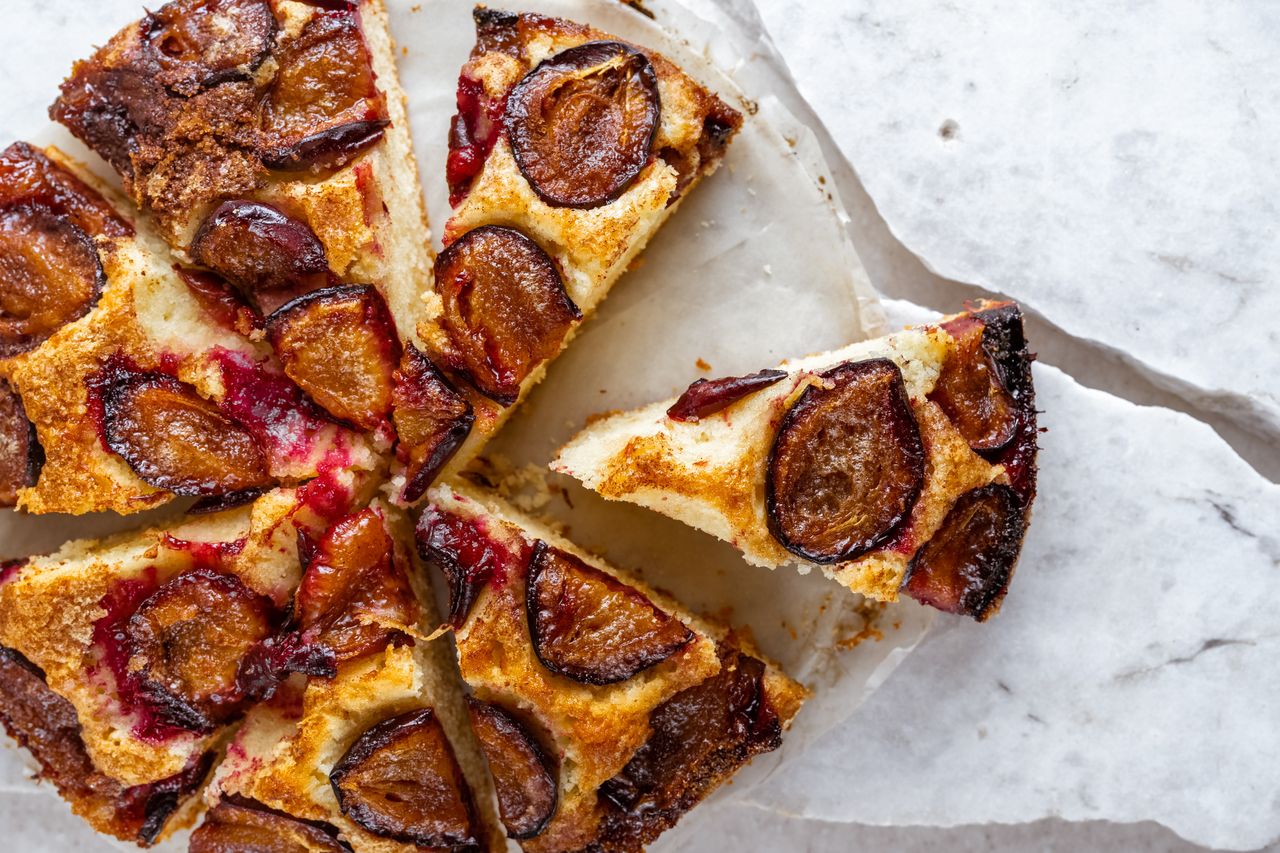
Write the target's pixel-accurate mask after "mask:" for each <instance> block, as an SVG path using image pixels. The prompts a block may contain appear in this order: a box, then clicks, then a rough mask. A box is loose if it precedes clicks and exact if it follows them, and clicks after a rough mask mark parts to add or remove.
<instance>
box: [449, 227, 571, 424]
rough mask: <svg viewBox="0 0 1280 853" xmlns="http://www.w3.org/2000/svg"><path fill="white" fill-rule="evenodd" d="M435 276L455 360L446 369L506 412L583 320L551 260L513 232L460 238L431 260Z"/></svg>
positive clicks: (494, 230)
mask: <svg viewBox="0 0 1280 853" xmlns="http://www.w3.org/2000/svg"><path fill="white" fill-rule="evenodd" d="M435 272H436V290H437V292H438V293H439V294H440V298H441V300H442V301H443V303H444V311H443V313H442V314H441V316H440V325H441V327H442V328H443V329H444V331H445V334H446V335H447V336H448V337H449V340H450V342H451V343H452V352H451V353H450V354H449V355H450V356H451V357H452V360H453V362H455V363H452V364H449V365H448V366H449V367H451V368H456V369H457V370H458V371H460V372H462V373H464V374H465V375H466V376H467V378H468V379H469V380H470V381H471V383H472V384H473V385H475V387H476V389H477V390H478V391H480V393H482V394H484V395H485V396H487V397H489V398H491V399H493V400H496V401H497V402H498V403H501V404H502V405H504V406H509V405H511V404H513V403H514V402H515V401H516V400H517V398H518V397H519V395H520V385H521V383H522V382H523V381H524V380H525V377H527V376H528V375H529V374H530V373H532V372H533V370H534V369H535V368H536V367H537V366H538V365H539V364H541V363H542V362H544V361H546V360H547V359H549V358H551V357H552V356H554V355H556V354H557V353H558V352H560V347H561V344H562V343H563V342H564V338H565V335H567V334H568V332H569V329H570V328H571V327H572V326H573V324H574V323H576V322H577V321H578V320H580V319H581V318H582V312H581V311H579V310H578V307H577V306H576V305H574V304H573V300H571V299H570V298H569V294H568V293H567V292H565V289H564V281H563V279H562V278H561V276H560V270H559V269H558V268H557V267H556V264H555V261H553V260H552V259H551V258H550V257H549V256H548V255H547V253H546V252H545V251H543V250H542V247H540V246H539V245H538V244H537V243H535V242H533V241H532V240H530V239H529V238H528V237H526V236H525V235H524V234H522V233H520V232H519V231H516V230H515V229H513V228H506V227H501V226H496V225H484V226H481V227H479V228H475V229H472V230H471V231H468V232H466V233H465V234H463V235H462V236H461V237H459V238H458V239H456V240H454V241H453V242H452V243H450V244H449V246H448V247H446V248H445V250H444V251H443V252H441V253H440V255H439V257H437V258H436V264H435Z"/></svg>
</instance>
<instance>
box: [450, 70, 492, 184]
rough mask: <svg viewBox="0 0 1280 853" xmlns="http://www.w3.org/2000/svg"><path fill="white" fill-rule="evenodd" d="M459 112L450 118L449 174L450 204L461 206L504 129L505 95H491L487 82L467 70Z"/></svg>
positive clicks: (461, 81)
mask: <svg viewBox="0 0 1280 853" xmlns="http://www.w3.org/2000/svg"><path fill="white" fill-rule="evenodd" d="M457 103H458V112H457V113H456V114H455V115H454V117H453V119H452V120H451V121H450V122H449V159H448V161H447V162H446V164H445V178H446V180H447V181H448V183H449V204H451V205H453V206H454V207H457V206H458V204H459V203H461V201H462V198H463V196H465V195H466V193H467V190H468V189H469V188H470V186H471V181H472V180H473V179H474V178H475V176H476V175H478V174H480V172H481V170H483V169H484V161H485V160H486V159H488V157H489V152H490V151H492V150H493V145H494V143H495V142H497V141H498V133H499V131H501V130H502V113H503V111H504V110H505V108H506V104H507V102H506V100H505V99H491V98H489V96H488V95H486V94H485V91H484V84H483V83H481V82H480V81H479V80H476V79H475V78H473V77H468V76H467V75H466V74H463V75H462V76H461V77H459V78H458V94H457Z"/></svg>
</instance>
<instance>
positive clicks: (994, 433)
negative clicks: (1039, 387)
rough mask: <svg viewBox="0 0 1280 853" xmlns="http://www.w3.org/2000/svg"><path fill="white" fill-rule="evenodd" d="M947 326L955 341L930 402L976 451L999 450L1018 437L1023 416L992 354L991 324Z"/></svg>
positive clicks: (967, 321) (960, 321)
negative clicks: (988, 329)
mask: <svg viewBox="0 0 1280 853" xmlns="http://www.w3.org/2000/svg"><path fill="white" fill-rule="evenodd" d="M943 328H944V329H946V331H947V332H948V333H950V335H951V336H952V338H953V339H954V342H953V343H952V345H951V347H950V348H949V349H948V350H947V355H946V358H945V360H944V361H943V362H942V372H941V373H940V374H939V376H938V383H937V385H936V386H934V389H933V392H932V393H931V394H930V395H929V399H930V400H933V401H934V402H935V403H937V404H938V405H939V406H940V407H941V408H942V411H943V412H945V413H946V415H947V417H948V418H949V419H950V420H951V422H952V423H953V424H955V426H956V429H958V430H959V431H960V434H961V435H962V436H964V439H965V441H967V442H969V446H970V447H972V448H973V449H974V450H978V451H983V450H998V449H1000V448H1001V447H1004V446H1005V445H1006V444H1008V443H1009V442H1010V441H1012V440H1013V436H1014V435H1015V434H1016V433H1017V429H1018V413H1017V409H1016V408H1015V404H1014V401H1013V398H1012V397H1011V396H1010V395H1009V392H1008V391H1007V390H1005V387H1004V382H1003V380H1002V378H1001V376H1000V369H999V367H998V366H997V365H996V363H995V362H994V361H993V360H992V358H991V355H990V353H989V352H987V348H986V345H985V343H984V339H985V337H986V335H985V331H986V324H985V323H983V322H982V321H981V320H979V319H977V318H973V317H958V318H956V319H955V320H952V321H951V322H949V323H947V324H945V325H944V326H943Z"/></svg>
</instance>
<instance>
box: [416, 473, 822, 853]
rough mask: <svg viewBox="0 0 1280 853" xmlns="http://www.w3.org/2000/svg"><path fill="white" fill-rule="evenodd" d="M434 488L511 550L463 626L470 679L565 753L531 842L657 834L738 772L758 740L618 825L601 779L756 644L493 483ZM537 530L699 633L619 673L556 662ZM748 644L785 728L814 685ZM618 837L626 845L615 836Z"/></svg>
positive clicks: (537, 848)
mask: <svg viewBox="0 0 1280 853" xmlns="http://www.w3.org/2000/svg"><path fill="white" fill-rule="evenodd" d="M428 494H429V499H430V504H429V507H428V512H429V513H430V512H440V513H443V514H446V515H450V516H453V517H456V518H459V519H464V520H466V522H467V523H469V524H471V525H473V526H474V527H475V528H476V529H479V530H482V531H483V535H484V537H485V539H486V541H488V542H490V543H492V550H493V553H495V554H504V555H505V557H503V558H502V560H503V562H502V566H501V568H500V569H498V570H497V571H495V573H494V574H493V576H492V577H491V579H490V580H489V581H488V582H487V583H486V584H485V586H484V587H483V589H482V590H481V592H480V593H479V595H478V596H477V598H476V599H475V602H474V604H473V606H472V607H471V609H470V614H469V616H467V618H466V620H465V621H464V622H463V623H462V625H461V627H460V628H458V630H457V634H456V636H457V644H458V653H459V661H460V668H461V671H462V677H463V679H464V680H465V681H466V682H467V683H468V684H469V685H470V686H471V687H472V689H473V690H474V691H475V693H476V695H477V696H478V697H479V698H480V699H482V700H484V701H488V702H496V703H498V704H499V705H500V706H502V707H504V708H506V709H508V710H509V711H511V712H514V713H518V714H519V716H520V719H521V721H522V722H524V723H525V724H526V725H528V726H530V727H531V728H532V729H533V730H534V731H536V732H538V733H540V737H541V738H542V740H543V746H544V748H546V750H547V752H548V754H550V755H552V756H553V757H554V759H555V760H556V761H557V764H558V773H559V794H560V796H559V802H558V806H557V809H556V812H555V814H554V816H553V817H552V818H551V820H550V822H549V823H548V824H547V825H546V827H545V829H543V831H541V832H540V833H539V834H538V835H537V836H535V837H533V838H531V839H527V840H525V841H523V842H522V846H523V847H524V849H525V850H528V851H530V853H556V851H569V850H578V849H588V848H590V849H595V848H592V847H591V845H593V844H606V846H605V847H603V848H601V849H627V850H632V849H639V847H638V844H639V843H642V842H647V841H648V840H652V837H656V835H657V834H658V833H660V832H661V831H662V830H664V829H665V828H666V827H667V826H669V825H670V824H671V823H674V822H675V820H676V819H678V817H679V815H680V814H683V812H684V811H686V810H687V809H688V808H691V807H692V806H693V805H694V804H695V803H696V802H697V801H698V800H700V799H701V797H702V796H703V795H705V793H707V792H708V791H710V790H711V789H712V788H714V787H715V786H716V785H718V784H719V783H720V782H722V781H723V780H724V779H726V778H728V776H729V775H731V774H732V773H733V772H734V771H735V770H736V769H737V768H738V767H739V766H741V764H742V763H744V762H745V761H746V760H747V759H748V758H749V757H750V755H749V754H747V753H748V752H750V753H751V754H754V752H751V751H750V750H747V751H745V752H743V753H742V754H741V755H738V756H737V758H736V759H734V760H728V757H727V756H728V752H732V750H728V751H726V754H725V755H724V756H721V757H720V759H717V760H715V761H711V760H708V762H707V763H706V764H705V766H703V765H700V766H698V767H697V768H694V769H693V770H692V771H691V775H690V776H689V778H688V780H687V783H688V785H687V790H683V791H682V793H681V794H680V795H679V796H674V794H673V802H675V801H679V802H678V803H676V804H675V805H672V806H671V808H670V809H669V810H668V811H667V812H666V813H665V815H664V817H662V818H661V819H654V820H647V821H642V823H643V824H644V829H643V831H640V830H637V829H636V827H635V825H634V824H635V822H634V821H632V820H627V821H623V822H622V823H625V824H626V826H625V827H623V826H622V825H621V824H619V825H618V826H613V824H612V823H610V821H613V823H617V821H616V820H615V819H614V818H616V817H617V816H616V815H614V816H613V817H610V815H611V814H613V812H611V811H610V809H609V808H608V807H607V805H606V802H605V800H603V799H602V795H601V794H600V789H601V786H603V785H605V783H606V782H608V781H609V780H610V779H612V778H613V777H615V776H616V775H618V774H619V773H620V772H622V771H623V769H624V767H626V766H627V764H628V762H629V761H631V760H632V758H633V757H634V756H635V755H636V753H637V752H638V751H639V750H641V748H642V747H643V746H644V745H645V743H646V742H648V741H649V740H650V738H651V736H652V727H651V718H652V715H653V714H654V713H655V710H656V709H658V708H660V707H662V706H663V705H664V703H667V702H669V701H671V700H672V699H673V697H676V696H677V695H679V694H681V693H682V692H683V691H685V690H689V689H692V688H697V687H698V686H699V685H701V684H704V683H706V682H708V680H709V679H714V678H715V677H716V675H717V674H718V673H720V672H721V670H722V663H721V660H722V657H723V656H724V655H725V654H726V653H727V651H726V650H728V649H731V648H733V647H735V645H736V646H743V647H744V648H747V647H748V646H747V644H745V642H742V641H740V640H738V639H737V638H734V637H732V636H731V635H730V632H729V631H728V630H727V629H725V628H723V627H722V626H720V625H718V624H716V623H714V622H712V621H710V620H707V619H705V618H702V617H698V616H695V615H694V614H692V613H689V612H687V611H685V610H684V609H683V608H681V607H680V606H679V605H678V604H677V603H676V602H674V601H672V600H671V599H670V598H669V597H668V596H665V595H663V594H661V593H659V592H658V591H656V590H653V589H650V588H649V587H647V586H646V585H644V584H643V583H640V582H638V581H636V580H635V579H634V578H631V577H627V576H625V575H623V574H622V573H620V572H619V571H618V570H617V569H615V568H613V567H611V566H609V565H608V564H607V563H605V562H603V561H602V560H600V559H598V558H596V557H594V556H592V555H590V554H588V553H586V552H583V551H582V550H581V549H579V548H577V547H576V546H574V545H573V544H572V543H570V542H568V541H567V540H565V539H563V538H562V537H560V536H557V535H556V534H554V533H552V532H551V531H550V530H548V529H546V528H545V527H544V526H542V525H539V524H537V523H535V522H532V521H531V520H529V519H526V518H523V517H521V516H520V515H518V514H517V513H516V512H515V511H514V510H513V509H511V508H510V507H509V506H507V505H506V504H504V503H503V502H501V501H500V500H499V499H497V498H496V497H494V496H492V495H488V494H485V493H482V492H480V491H479V490H476V489H473V488H471V487H468V486H464V485H462V484H460V483H454V484H451V485H448V486H437V487H436V488H435V489H433V490H432V491H431V492H429V493H428ZM537 541H543V542H547V543H548V544H550V545H551V546H553V547H555V548H558V549H561V550H564V551H567V552H568V553H570V554H573V555H574V556H576V557H578V558H580V559H581V560H583V561H584V562H586V563H587V564H588V565H589V566H591V567H592V568H595V569H597V570H599V571H601V572H603V573H605V574H608V575H610V576H612V577H614V578H617V579H618V580H620V581H622V582H623V583H625V584H627V585H629V586H631V587H633V588H634V589H636V590H638V591H639V592H640V593H641V594H643V595H644V596H646V597H648V598H649V599H650V600H651V601H653V602H654V603H655V604H656V605H657V606H658V607H659V608H660V609H661V610H663V611H664V612H666V613H670V614H672V615H673V616H675V617H676V618H678V619H679V620H681V621H682V622H683V623H684V624H685V625H687V626H688V627H690V628H691V629H693V630H694V632H695V639H694V641H693V642H691V643H689V644H688V645H687V646H685V647H684V648H683V649H681V650H680V651H678V652H676V653H675V654H673V655H672V656H671V657H669V658H667V659H666V660H664V661H663V662H661V663H659V664H657V665H655V666H653V667H652V668H650V669H647V670H644V671H642V672H641V673H639V674H638V675H635V676H633V677H632V678H630V679H628V680H626V681H622V682H619V683H615V684H609V685H593V684H585V683H582V682H580V681H577V680H574V679H571V678H568V677H565V676H562V675H557V674H554V673H553V672H551V671H550V670H549V669H548V668H547V667H546V666H545V665H544V664H543V663H542V662H541V661H540V660H539V659H538V657H537V655H536V653H535V651H534V645H533V642H532V638H531V636H530V629H529V625H528V615H527V610H526V578H525V574H524V572H525V570H526V568H527V565H526V563H527V561H526V560H525V559H523V558H524V557H527V556H528V554H529V553H530V551H531V548H532V546H533V544H534V543H535V542H537ZM748 653H750V654H753V655H754V656H756V657H758V658H759V659H760V660H764V661H765V663H764V666H765V667H767V668H766V669H765V670H764V672H765V675H764V680H763V685H764V686H763V688H762V689H763V690H764V693H765V695H766V696H767V697H768V701H769V704H770V705H771V707H772V708H773V709H774V710H775V712H776V713H777V715H778V719H779V726H780V728H785V726H786V725H787V724H789V722H790V720H791V718H792V717H793V716H794V714H795V712H796V711H797V710H798V708H799V704H800V702H801V701H803V698H804V695H805V691H804V688H803V687H801V686H800V685H798V684H796V683H795V682H793V681H791V680H790V679H789V678H787V677H786V676H785V675H784V674H783V673H782V672H781V671H780V670H779V669H778V668H777V667H776V666H775V665H772V664H769V663H768V662H767V660H765V659H763V657H762V656H759V655H758V653H756V652H754V650H751V651H749V652H748ZM771 742H772V741H771ZM773 746H776V743H773ZM769 748H772V746H770V747H769ZM636 832H639V835H637V834H636ZM615 836H616V838H615ZM641 836H644V838H641ZM611 838H613V839H614V841H611V840H610V839H611ZM637 838H641V841H640V842H637V841H636V839H637ZM615 841H616V842H617V843H618V844H622V845H623V846H620V847H619V846H614V847H610V846H608V844H614V842H615ZM624 842H625V843H624Z"/></svg>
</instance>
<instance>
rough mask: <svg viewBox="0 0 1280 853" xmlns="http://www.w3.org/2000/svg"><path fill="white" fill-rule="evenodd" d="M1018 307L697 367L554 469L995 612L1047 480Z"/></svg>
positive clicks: (588, 437)
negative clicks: (732, 370)
mask: <svg viewBox="0 0 1280 853" xmlns="http://www.w3.org/2000/svg"><path fill="white" fill-rule="evenodd" d="M1032 358H1033V356H1032V355H1031V354H1030V353H1029V352H1028V350H1027V346H1026V341H1025V338H1024V336H1023V329H1022V314H1021V311H1020V309H1019V308H1018V306H1017V305H1016V304H1014V303H1009V302H1005V303H990V302H987V303H982V304H980V305H974V306H971V308H970V309H969V310H968V311H967V312H966V313H963V314H958V315H955V316H952V317H947V318H943V319H942V320H940V321H939V322H938V323H937V324H932V325H925V326H920V327H915V328H911V329H907V330H905V331H902V332H898V333H896V334H893V335H889V336H887V337H884V338H879V339H876V340H872V341H865V342H862V343H857V344H852V345H850V346H848V347H845V348H844V349H841V350H836V351H834V352H829V353H824V354H821V355H814V356H808V357H806V358H801V359H797V360H795V361H791V362H786V363H784V364H782V365H781V366H780V367H778V368H777V369H772V370H763V371H760V372H758V373H754V374H751V375H748V376H738V377H728V378H724V379H716V380H705V379H700V380H698V381H697V382H694V383H693V384H692V385H691V386H689V388H688V390H687V391H685V392H684V394H683V395H681V397H680V398H679V399H676V400H667V401H664V402H661V403H654V404H652V405H650V406H647V407H645V408H641V409H637V410H635V411H632V412H624V413H619V414H612V415H608V416H605V417H602V418H600V419H598V420H596V421H594V422H593V423H591V424H590V425H589V426H588V427H587V428H586V429H584V430H583V431H582V432H581V433H579V434H578V435H577V436H575V437H574V438H573V439H572V440H571V441H570V442H569V443H568V444H567V445H565V446H564V447H563V448H561V450H560V452H559V455H558V457H557V459H556V460H555V462H554V463H552V469H553V470H555V471H558V472H560V473H563V474H568V475H569V476H571V477H574V478H575V479H577V480H580V481H581V482H582V483H583V484H584V485H585V486H587V488H589V489H592V490H594V491H596V492H598V493H599V494H601V495H602V496H604V497H606V498H609V499H611V500H625V501H629V502H631V503H635V504H639V505H641V506H644V507H648V508H650V509H653V510H656V511H657V512H660V513H663V514H664V515H668V516H670V517H672V518H675V519H678V520H680V521H683V522H685V523H686V524H689V525H691V526H693V527H696V528H698V529H700V530H704V531H706V532H708V533H711V534H712V535H714V536H717V537H719V538H721V539H724V540H725V541H727V542H730V543H732V544H733V545H734V546H735V547H737V548H738V549H739V550H740V551H742V553H743V556H744V557H745V558H746V559H747V561H748V562H750V563H753V564H755V565H759V566H766V567H769V568H777V567H779V566H783V565H787V564H791V565H795V566H798V567H799V568H800V569H801V571H808V570H809V569H810V568H812V567H814V566H817V567H819V568H820V569H822V571H823V572H825V573H826V574H827V575H829V576H830V577H832V578H834V579H836V580H837V581H839V582H840V583H841V584H843V585H844V586H846V587H848V588H849V589H850V590H852V591H854V592H858V593H862V594H864V595H868V596H870V597H872V598H875V599H878V600H882V601H894V600H896V599H897V598H898V596H899V593H900V592H905V593H906V594H907V595H909V596H911V597H913V598H915V599H917V600H919V601H921V602H923V603H925V604H929V605H932V606H934V607H937V608H939V609H941V610H945V611H948V612H951V613H963V614H967V615H970V616H972V617H974V618H976V619H978V620H980V621H981V620H983V619H986V618H987V617H989V616H991V615H992V614H994V613H995V612H996V611H997V610H998V609H999V607H1000V604H1001V602H1002V600H1003V598H1004V595H1005V593H1006V591H1007V590H1008V586H1009V581H1010V580H1011V578H1012V576H1013V571H1014V566H1015V564H1016V562H1017V559H1018V555H1019V553H1020V551H1021V547H1022V540H1023V536H1024V535H1025V532H1026V527H1027V523H1028V521H1029V517H1030V511H1031V504H1032V501H1033V500H1034V497H1035V484H1036V436H1037V427H1036V411H1035V391H1034V388H1033V386H1032V377H1031V360H1032Z"/></svg>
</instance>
